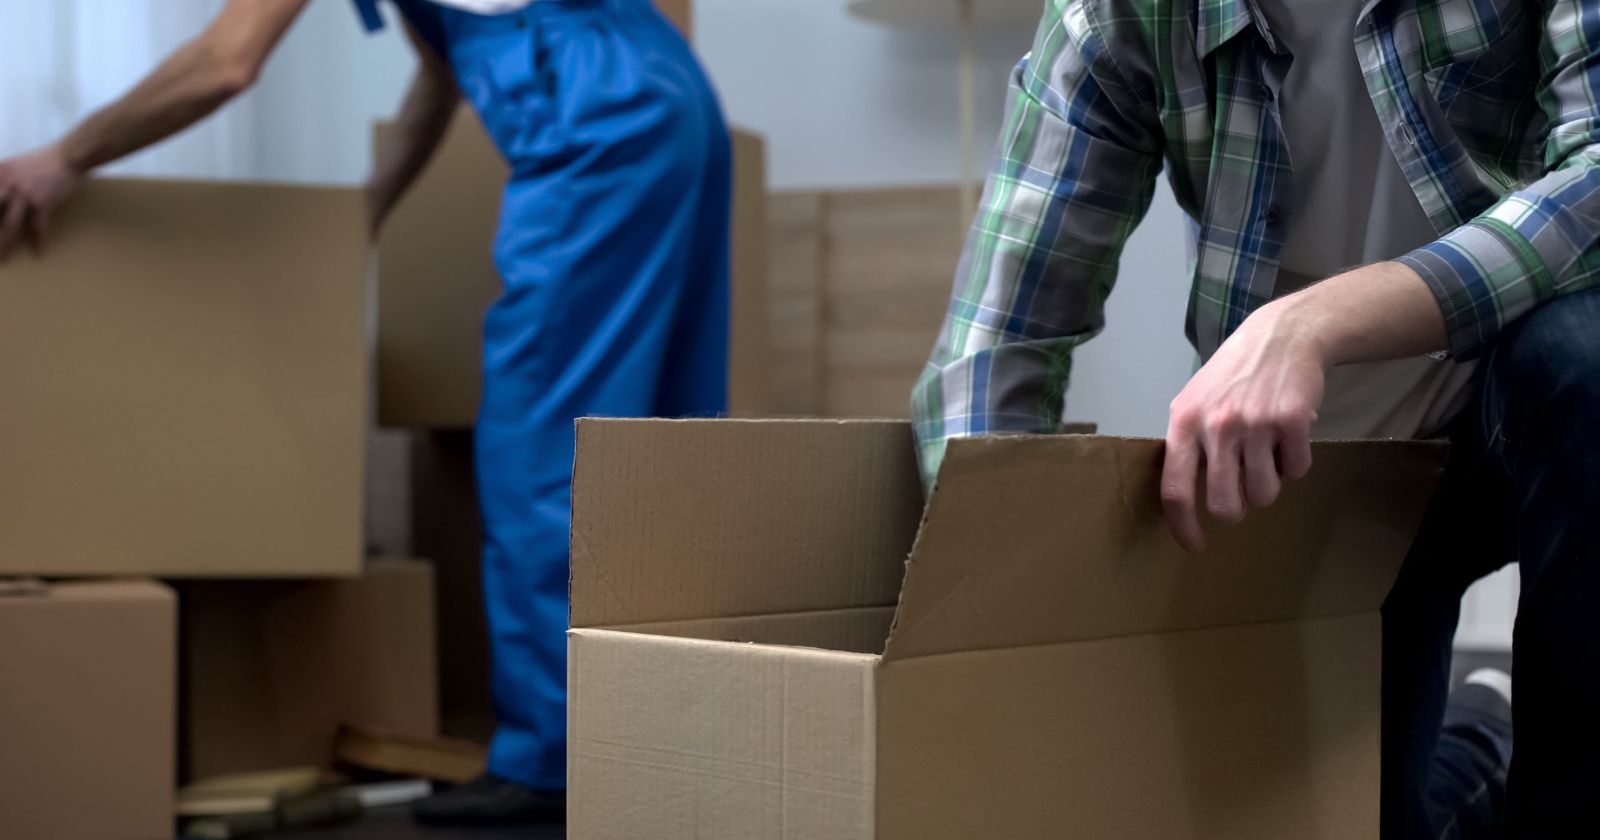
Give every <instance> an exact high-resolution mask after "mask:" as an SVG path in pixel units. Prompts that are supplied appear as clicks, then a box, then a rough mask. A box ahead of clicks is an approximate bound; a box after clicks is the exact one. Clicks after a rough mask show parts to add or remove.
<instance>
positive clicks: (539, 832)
mask: <svg viewBox="0 0 1600 840" xmlns="http://www.w3.org/2000/svg"><path fill="white" fill-rule="evenodd" d="M565 836H566V832H565V831H564V830H563V829H562V828H561V827H560V826H527V827H517V828H497V829H462V828H457V829H429V828H423V827H422V826H419V825H417V824H416V823H414V822H412V821H411V812H410V811H409V810H407V809H406V808H389V809H384V810H380V811H373V812H372V813H370V814H368V815H367V818H366V819H365V820H363V821H362V822H360V823H359V824H357V825H348V826H344V827H342V828H330V829H324V830H321V831H306V832H299V833H294V834H281V835H277V837H276V838H275V840H562V838H563V837H565Z"/></svg>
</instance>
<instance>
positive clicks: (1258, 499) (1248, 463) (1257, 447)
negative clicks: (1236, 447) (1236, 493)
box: [1244, 435, 1283, 508]
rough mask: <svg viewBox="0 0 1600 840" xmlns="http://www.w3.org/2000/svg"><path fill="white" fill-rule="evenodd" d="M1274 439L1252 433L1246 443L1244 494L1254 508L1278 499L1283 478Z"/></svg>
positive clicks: (1264, 505)
mask: <svg viewBox="0 0 1600 840" xmlns="http://www.w3.org/2000/svg"><path fill="white" fill-rule="evenodd" d="M1274 448H1275V447H1274V446H1273V440H1272V438H1270V437H1267V436H1265V435H1252V436H1251V437H1250V438H1248V439H1246V440H1245V443H1244V495H1245V500H1246V501H1247V502H1249V503H1250V507H1252V508H1264V507H1266V506H1268V505H1270V504H1272V503H1273V502H1276V501H1277V500H1278V493H1279V491H1281V490H1282V489H1283V480H1282V479H1281V478H1280V477H1279V476H1278V459H1277V454H1276V453H1275V452H1274V451H1273V450H1274Z"/></svg>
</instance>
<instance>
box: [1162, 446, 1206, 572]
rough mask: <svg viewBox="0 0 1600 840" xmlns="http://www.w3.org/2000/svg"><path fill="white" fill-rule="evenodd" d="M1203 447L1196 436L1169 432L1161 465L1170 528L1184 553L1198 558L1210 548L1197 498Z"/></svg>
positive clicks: (1165, 507) (1163, 499) (1164, 498)
mask: <svg viewBox="0 0 1600 840" xmlns="http://www.w3.org/2000/svg"><path fill="white" fill-rule="evenodd" d="M1200 455H1201V452H1200V445H1199V442H1198V441H1197V440H1196V439H1195V438H1194V436H1193V435H1190V434H1187V433H1185V432H1183V431H1181V430H1179V429H1177V428H1174V429H1169V430H1168V432H1167V450H1166V454H1165V456H1164V457H1163V459H1162V465H1161V505H1162V508H1163V509H1164V510H1165V511H1166V514H1167V527H1168V528H1169V529H1171V530H1172V537H1173V539H1176V540H1177V541H1178V545H1180V546H1183V548H1184V550H1186V551H1190V552H1194V553H1196V554H1198V553H1200V552H1202V551H1204V550H1205V548H1206V535H1205V531H1203V530H1202V529H1201V527H1200V516H1199V511H1198V506H1197V505H1196V502H1195V498H1196V495H1197V491H1196V488H1195V482H1196V481H1198V480H1199V476H1200Z"/></svg>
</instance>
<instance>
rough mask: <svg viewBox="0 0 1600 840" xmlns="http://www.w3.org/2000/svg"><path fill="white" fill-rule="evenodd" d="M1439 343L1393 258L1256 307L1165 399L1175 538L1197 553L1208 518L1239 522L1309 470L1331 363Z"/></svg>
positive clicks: (1416, 351)
mask: <svg viewBox="0 0 1600 840" xmlns="http://www.w3.org/2000/svg"><path fill="white" fill-rule="evenodd" d="M1445 344H1446V340H1445V331H1444V317H1443V315H1442V314H1440V310H1439V305H1438V303H1437V302H1436V301H1435V300H1434V297H1433V294H1432V292H1430V291H1429V290H1428V287H1427V284H1425V283H1423V281H1422V278H1421V277H1418V276H1417V274H1416V272H1414V271H1412V270H1411V269H1409V268H1407V267H1406V266H1404V265H1401V264H1399V263H1394V262H1386V263H1376V264H1374V265H1369V266H1365V267H1363V268H1358V269H1356V270H1354V271H1351V272H1348V273H1346V274H1341V275H1339V276H1338V277H1334V278H1332V279H1330V280H1325V281H1323V282H1321V283H1318V284H1316V285H1315V286H1312V287H1310V288H1308V289H1304V290H1302V291H1300V292H1297V293H1295V294H1293V295H1290V296H1289V297H1286V298H1282V299H1280V300H1276V301H1273V302H1272V303H1269V304H1267V305H1266V306H1263V307H1261V308H1260V309H1259V310H1257V311H1256V312H1255V314H1253V315H1251V316H1250V317H1249V318H1248V319H1246V320H1245V322H1244V324H1243V325H1242V326H1240V327H1239V329H1238V331H1237V332H1235V333H1234V334H1233V335H1232V336H1231V337H1229V338H1228V340H1227V341H1226V342H1224V343H1223V345H1222V347H1221V348H1220V349H1218V351H1217V353H1216V355H1215V356H1213V357H1212V358H1211V361H1209V362H1207V363H1206V365H1205V367H1203V368H1201V369H1200V372H1199V373H1197V374H1195V375H1194V378H1193V379H1191V380H1189V384H1188V385H1187V386H1185V387H1184V389H1183V392H1182V393H1180V394H1179V395H1178V398H1177V399H1176V400H1173V402H1172V414H1171V420H1170V422H1169V424H1168V426H1167V452H1166V460H1165V464H1164V467H1163V471H1162V476H1161V500H1162V503H1163V505H1165V507H1166V512H1167V521H1168V525H1169V527H1170V528H1171V529H1172V535H1173V536H1174V537H1175V538H1176V539H1177V540H1178V544H1179V545H1182V546H1183V547H1184V548H1185V549H1187V550H1189V551H1192V552H1200V551H1204V550H1205V545H1206V541H1205V533H1204V531H1203V530H1202V529H1201V525H1200V513H1199V509H1200V504H1201V501H1202V500H1201V498H1200V493H1199V490H1198V487H1197V485H1198V483H1199V478H1200V469H1201V467H1202V465H1203V466H1204V468H1205V478H1206V481H1205V486H1206V492H1205V499H1204V500H1203V501H1204V503H1205V508H1206V510H1207V511H1208V512H1209V513H1210V515H1211V517H1212V518H1214V519H1216V520H1218V521H1220V522H1222V523H1225V524H1229V525H1232V524H1237V523H1238V522H1239V521H1240V520H1242V519H1243V518H1244V515H1245V513H1246V511H1247V510H1248V509H1250V508H1261V507H1266V506H1267V505H1270V504H1272V503H1273V502H1274V501H1276V500H1277V498H1278V492H1279V491H1280V490H1281V489H1282V487H1283V482H1284V480H1286V479H1296V478H1301V477H1303V476H1304V475H1305V474H1306V473H1307V472H1308V471H1310V469H1311V425H1312V423H1313V422H1315V421H1316V418H1317V410H1318V409H1319V408H1320V407H1321V405H1322V396H1323V382H1324V380H1325V378H1326V376H1327V372H1328V370H1329V369H1330V368H1333V367H1335V366H1337V365H1344V364H1356V363H1361V362H1376V361H1382V360H1386V359H1399V358H1405V357H1408V356H1420V355H1422V354H1424V353H1429V352H1432V351H1435V350H1439V349H1442V348H1443V347H1444V346H1445Z"/></svg>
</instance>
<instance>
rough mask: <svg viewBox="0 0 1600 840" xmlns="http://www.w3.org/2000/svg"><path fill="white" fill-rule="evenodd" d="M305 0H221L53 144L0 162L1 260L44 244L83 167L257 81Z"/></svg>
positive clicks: (175, 127) (166, 133)
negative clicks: (142, 73) (116, 95)
mask: <svg viewBox="0 0 1600 840" xmlns="http://www.w3.org/2000/svg"><path fill="white" fill-rule="evenodd" d="M305 4H306V0H228V4H227V5H226V6H224V7H223V9H222V11H221V12H220V13H219V14H218V15H217V17H216V19H215V20H213V21H212V22H211V24H210V25H209V26H207V27H206V29H205V31H204V32H202V33H200V35H198V36H196V37H195V38H194V39H193V40H191V41H189V42H188V43H186V44H184V45H183V46H182V47H179V48H178V50H177V51H176V52H174V53H173V54H172V55H170V56H168V57H167V59H166V60H165V61H163V62H161V64H160V65H159V66H157V67H156V69H155V70H153V71H151V73H150V75H148V76H146V77H145V78H144V79H143V80H142V81H140V82H139V84H137V85H135V86H134V88H133V89H132V90H130V91H128V92H127V93H126V94H124V95H123V96H122V97H121V98H120V99H118V100H117V101H115V102H113V103H111V104H110V105H107V106H106V107H104V108H102V109H100V110H99V111H96V112H95V113H94V114H91V115H90V116H89V117H88V118H86V119H84V120H83V122H81V123H79V124H78V125H77V126H76V127H75V128H73V129H72V130H71V131H70V132H68V133H67V135H66V136H65V137H62V138H61V139H60V140H58V141H57V142H56V143H54V144H52V145H50V146H46V147H45V148H42V149H39V150H37V151H35V152H32V153H29V154H25V155H21V156H18V157H15V158H12V159H10V160H3V161H0V260H3V259H5V258H6V257H7V256H9V255H10V253H11V251H12V250H14V249H15V248H16V246H17V245H18V244H19V243H20V242H21V241H22V240H23V239H28V240H30V241H31V242H32V243H33V246H34V248H35V250H40V249H42V248H43V246H44V241H45V238H46V235H47V234H48V232H49V226H50V217H51V216H52V215H53V214H54V212H55V211H56V209H57V208H59V207H60V206H61V205H62V204H63V203H65V202H66V200H67V199H68V198H69V197H71V195H72V193H73V191H74V190H75V189H76V187H77V183H78V181H79V180H80V179H81V178H82V177H83V176H84V175H85V174H86V173H88V172H89V171H90V170H92V169H94V168H95V167H97V166H100V165H102V164H106V163H110V162H111V161H114V160H117V159H119V158H122V157H125V156H127V155H129V154H132V153H133V152H136V151H138V150H140V149H143V148H145V147H146V146H149V145H151V144H152V143H155V142H157V141H160V140H163V139H165V138H167V137H170V136H171V135H173V134H176V133H177V132H179V131H182V130H183V129H185V128H188V127H189V126H191V125H193V124H194V123H196V122H198V121H199V120H201V119H202V118H204V117H205V116H207V115H209V114H210V113H211V112H213V111H215V110H216V109H217V108H219V107H221V106H222V105H223V103H225V102H227V101H228V100H230V99H232V98H233V97H235V96H237V95H239V94H240V93H241V92H243V91H244V90H246V89H247V88H249V87H250V85H251V84H253V83H254V82H255V80H256V77H257V75H258V74H259V73H260V72H261V67H262V65H264V64H265V63H266V61H267V57H268V56H269V55H271V53H272V49H273V47H275V46H277V44H278V41H279V40H280V39H281V38H282V37H283V34H284V32H286V31H287V30H288V28H289V25H290V24H291V23H293V22H294V19H295V17H296V16H297V15H298V14H299V13H300V10H301V9H303V8H304V7H305Z"/></svg>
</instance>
